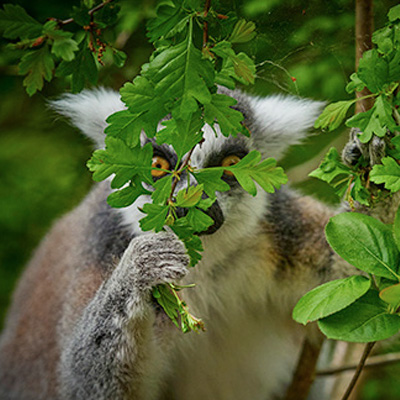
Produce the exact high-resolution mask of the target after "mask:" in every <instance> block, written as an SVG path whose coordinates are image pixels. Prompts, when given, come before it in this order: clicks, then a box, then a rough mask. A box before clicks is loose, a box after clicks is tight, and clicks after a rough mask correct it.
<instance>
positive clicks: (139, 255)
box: [0, 90, 344, 400]
mask: <svg viewBox="0 0 400 400" xmlns="http://www.w3.org/2000/svg"><path fill="white" fill-rule="evenodd" d="M234 95H235V96H237V99H238V105H237V107H238V108H240V109H243V110H245V113H244V114H245V115H246V125H247V126H248V127H249V128H250V130H251V132H252V135H251V137H250V138H247V137H244V136H242V135H238V136H237V137H235V138H232V137H229V138H226V137H224V136H223V135H222V134H221V133H220V132H219V133H218V127H215V128H216V132H214V131H213V129H211V127H209V126H207V125H206V126H205V127H204V138H205V141H204V142H203V143H202V145H201V146H198V147H197V148H196V149H195V151H194V152H193V157H192V167H195V168H207V167H209V166H215V165H222V161H223V159H224V158H225V157H227V156H231V155H237V156H238V157H239V158H241V157H244V155H245V154H248V153H249V152H250V151H252V150H258V151H260V152H261V154H262V156H263V157H264V158H266V157H275V158H277V159H279V157H281V156H282V154H283V153H284V151H285V149H286V148H287V147H288V146H289V145H291V144H295V143H298V142H299V141H300V140H301V139H302V138H304V136H305V135H306V132H307V130H308V129H309V128H310V127H311V126H312V125H313V122H314V120H315V118H316V116H317V115H318V113H319V110H320V108H321V105H322V104H321V103H318V102H312V101H310V100H302V99H296V98H292V97H287V98H285V97H281V96H272V97H267V98H255V97H249V96H245V95H244V94H240V93H234ZM123 107H124V106H123V104H122V103H121V101H120V99H119V95H118V93H114V92H111V91H108V90H96V91H92V92H84V93H82V94H79V95H76V96H73V95H67V96H66V97H65V98H63V99H62V100H60V101H58V102H57V103H56V108H57V109H58V110H59V111H61V113H63V114H64V115H66V116H68V117H70V118H72V120H73V122H74V124H75V125H76V126H78V127H80V128H81V129H82V130H83V132H84V133H85V134H86V135H87V136H89V137H90V138H92V139H93V140H94V141H95V143H96V144H97V146H98V147H102V146H104V136H105V135H104V132H103V130H104V127H105V126H106V122H105V120H106V118H107V117H108V115H110V114H112V113H113V112H114V111H118V110H121V109H123ZM142 141H143V143H144V142H145V141H148V138H146V137H142ZM150 143H151V145H152V147H153V154H162V155H163V156H164V157H166V159H167V161H169V164H170V165H173V162H174V157H175V159H176V155H174V153H173V149H171V148H170V147H169V146H168V145H166V144H164V145H162V146H160V145H158V144H157V143H156V141H154V140H153V141H151V140H150ZM224 179H225V180H226V182H228V184H229V190H228V191H224V192H217V193H216V196H217V199H216V201H215V202H214V203H213V208H214V210H216V209H218V212H216V213H213V214H212V213H211V212H210V211H209V210H210V209H211V208H210V209H209V210H207V211H206V213H209V216H211V218H213V220H214V222H215V227H216V229H215V230H214V231H212V232H210V234H208V235H207V234H204V235H202V236H200V237H201V240H202V243H203V246H204V249H205V250H204V253H203V259H202V261H201V262H200V263H199V264H198V265H197V266H196V267H195V268H188V264H189V258H188V255H187V253H186V249H185V247H184V245H183V243H182V242H181V241H180V240H178V239H177V237H176V236H175V235H172V234H170V233H166V232H159V233H154V232H149V233H147V234H143V232H141V231H140V228H139V223H138V221H139V219H140V218H142V217H143V214H142V213H141V212H140V211H139V210H140V207H142V206H143V204H144V203H145V202H148V201H150V195H143V196H141V197H140V198H139V199H137V200H136V201H135V203H134V204H132V205H131V206H129V207H127V208H124V209H121V210H116V209H111V208H110V207H109V206H107V203H106V197H107V195H108V194H109V191H110V189H109V182H105V183H102V184H99V185H97V186H96V187H95V188H94V189H93V190H92V192H91V193H90V194H89V195H88V196H87V197H86V199H85V200H84V201H83V203H82V204H81V205H80V206H79V207H78V208H77V209H76V210H74V211H72V212H71V213H70V214H69V215H68V216H67V217H65V218H63V219H62V220H60V221H59V222H58V223H57V224H56V225H55V227H54V228H53V230H52V231H51V233H50V234H49V235H48V236H47V238H46V239H45V240H44V242H43V243H42V245H41V247H40V248H39V250H38V251H37V253H36V254H35V256H34V258H33V260H32V261H31V263H30V265H29V266H28V270H27V271H26V272H25V274H24V276H23V278H22V280H21V282H20V285H19V287H18V289H17V291H16V294H15V297H14V303H13V305H12V307H11V309H10V312H9V317H8V320H7V322H6V328H5V331H4V333H3V335H2V337H1V339H0V398H1V399H2V400H3V399H4V400H30V399H32V400H33V399H34V400H51V399H64V400H67V399H68V400H72V399H76V400H109V399H113V400H125V399H135V400H161V399H162V400H164V399H168V400H171V399H174V400H187V399H190V400H198V399H204V398H207V399H210V400H211V399H218V400H236V399H238V400H239V399H240V400H243V399H244V398H246V397H247V398H251V399H252V400H268V399H271V398H273V396H274V395H275V394H276V393H282V390H283V386H284V385H285V384H287V382H288V380H289V379H290V376H291V373H292V370H293V367H294V365H295V363H296V359H297V354H298V351H299V349H300V346H301V340H302V336H303V334H304V333H303V330H302V328H301V327H300V326H299V325H296V324H295V323H294V322H293V321H292V320H291V310H292V308H293V306H294V304H295V302H296V301H297V300H298V298H299V297H300V296H301V295H302V294H304V293H305V292H306V291H307V290H309V289H310V288H312V287H314V286H316V285H318V284H319V283H321V282H323V281H326V280H328V279H330V278H335V277H338V276H343V273H344V271H343V270H340V271H339V270H338V265H339V264H338V263H337V262H336V260H334V256H333V255H332V252H331V251H330V249H329V247H328V246H327V243H326V242H325V239H324V234H323V228H324V225H325V223H326V221H327V219H328V218H329V216H330V215H331V214H332V211H331V210H329V209H328V208H327V207H325V206H323V205H321V204H318V203H317V202H315V201H314V200H312V199H310V198H304V197H300V196H298V195H297V194H296V193H294V192H291V191H290V190H286V189H285V190H281V191H279V192H277V193H274V194H272V195H267V194H266V193H265V192H263V191H262V190H258V192H257V195H256V196H251V195H249V194H247V193H245V192H244V191H243V189H242V188H241V187H240V185H239V184H238V182H236V181H235V180H234V179H232V178H229V177H228V176H224ZM181 181H182V182H179V183H178V185H179V184H181V185H184V184H185V182H184V181H186V180H181ZM148 188H149V190H151V185H148ZM339 269H340V268H339ZM178 281H182V282H183V283H195V284H196V285H197V286H196V287H195V288H193V289H185V290H183V291H182V296H183V297H184V298H185V300H186V301H187V303H188V304H189V305H190V307H191V310H192V311H193V313H194V314H195V315H196V314H197V315H198V316H200V317H201V318H202V319H204V322H205V324H206V326H207V331H206V332H204V333H200V334H198V335H197V334H194V333H190V334H187V335H184V334H182V333H181V332H180V331H179V330H178V329H176V327H175V326H174V325H173V323H172V322H171V321H170V320H169V319H168V318H167V317H166V315H165V313H164V311H163V310H162V309H161V308H160V307H158V306H155V303H154V301H152V296H151V291H152V288H153V287H154V286H156V285H158V284H164V283H169V282H178Z"/></svg>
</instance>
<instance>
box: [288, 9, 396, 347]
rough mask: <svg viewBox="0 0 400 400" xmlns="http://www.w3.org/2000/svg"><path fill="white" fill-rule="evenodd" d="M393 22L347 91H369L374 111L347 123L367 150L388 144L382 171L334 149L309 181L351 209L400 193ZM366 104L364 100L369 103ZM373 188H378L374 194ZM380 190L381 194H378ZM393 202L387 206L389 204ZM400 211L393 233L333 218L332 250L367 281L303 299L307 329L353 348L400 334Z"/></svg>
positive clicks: (335, 115) (334, 120) (339, 116)
mask: <svg viewBox="0 0 400 400" xmlns="http://www.w3.org/2000/svg"><path fill="white" fill-rule="evenodd" d="M388 18H389V22H388V23H387V25H386V26H385V27H384V28H382V29H379V30H377V31H376V32H375V33H374V34H373V42H374V43H375V44H376V46H377V47H376V48H375V49H372V50H369V51H367V52H365V53H364V55H363V57H362V59H361V60H360V63H359V68H358V71H357V72H356V73H353V74H352V75H351V77H350V79H351V81H350V83H349V84H348V85H347V87H346V90H347V91H348V92H349V93H353V92H354V91H361V90H363V89H364V88H365V87H367V88H368V89H369V90H370V92H371V94H370V95H367V96H365V97H372V98H374V99H375V101H374V105H373V106H372V108H371V109H370V110H367V111H365V112H362V113H359V114H356V115H355V116H353V117H351V118H349V119H347V121H346V125H347V126H349V127H353V128H358V129H359V135H358V139H359V140H360V143H361V144H362V145H363V144H366V145H367V146H368V143H369V142H370V141H371V140H372V138H373V137H374V136H377V137H381V138H383V139H384V140H386V143H387V144H388V146H387V150H386V153H387V154H386V157H384V158H383V159H382V161H381V162H382V163H381V164H376V165H374V166H373V167H370V165H369V162H367V161H368V160H363V159H362V157H361V160H360V161H359V162H358V163H357V164H356V165H355V166H354V167H348V166H346V165H344V164H342V162H341V160H340V157H339V154H338V152H337V150H336V149H335V148H332V149H331V150H330V151H329V153H328V154H327V155H326V156H325V158H324V160H323V162H322V163H321V165H320V167H319V168H318V169H317V170H315V171H313V172H312V173H311V174H310V175H311V176H313V177H316V178H319V179H321V180H323V181H325V182H328V183H329V184H330V185H331V186H332V187H333V188H334V190H335V192H336V193H337V194H338V195H339V196H341V197H343V196H346V198H347V200H349V201H350V204H351V205H352V206H353V207H354V201H356V202H357V203H359V204H362V205H374V203H376V202H377V201H379V200H381V199H383V198H384V197H385V196H386V198H387V197H388V196H390V194H389V195H388V194H387V193H385V192H388V191H389V192H390V193H394V192H397V191H399V190H400V173H399V171H400V167H399V165H398V163H399V153H398V143H399V141H398V136H397V135H398V133H397V129H399V126H398V125H399V121H400V118H399V114H398V112H397V107H398V101H399V97H398V96H399V91H398V87H399V84H400V6H395V7H393V8H391V9H390V11H389V13H388ZM365 97H364V98H365ZM355 102H356V100H348V101H339V102H337V103H332V104H330V105H328V106H327V107H326V108H325V110H324V111H323V113H322V114H321V115H320V117H319V118H318V119H317V121H316V123H315V126H316V127H318V128H323V129H328V130H334V129H336V128H338V127H339V126H340V125H341V123H342V122H343V121H344V120H345V118H346V114H347V111H348V110H349V108H350V106H351V105H352V104H353V103H355ZM370 182H373V183H375V184H376V185H377V186H376V185H375V186H371V184H370ZM381 184H383V186H379V185H381ZM389 201H390V199H389ZM399 232H400V208H399V210H398V211H397V214H396V218H395V222H394V224H393V225H391V226H388V225H385V224H383V223H382V222H380V221H378V220H377V219H375V218H373V217H371V216H367V215H363V214H359V213H342V214H338V215H336V216H334V217H332V218H331V219H330V221H329V223H328V224H327V226H326V230H325V233H326V238H327V241H328V243H329V244H330V246H331V247H332V248H333V250H334V251H335V252H336V253H337V254H338V255H339V256H341V257H342V258H343V259H344V260H346V261H347V262H349V263H350V264H352V265H353V266H354V267H356V268H358V269H359V270H361V271H363V272H364V273H366V274H368V276H369V279H368V278H367V277H366V276H359V275H354V276H351V277H348V278H345V279H340V280H336V281H332V282H329V283H326V284H324V285H322V286H319V287H317V288H315V289H314V290H312V291H310V292H308V293H307V294H306V295H304V296H303V297H302V298H301V299H300V301H299V302H298V303H297V305H296V307H295V309H294V311H293V317H294V319H295V320H297V321H298V322H300V323H303V324H306V323H308V322H311V321H318V326H319V327H320V329H321V331H322V332H323V333H324V334H325V335H326V336H327V337H328V338H331V339H336V340H345V341H350V342H375V341H379V340H384V339H387V338H389V337H391V336H393V335H394V334H396V333H398V332H399V331H400V315H399V306H400V289H399V288H400V271H399V265H400V252H399V249H400V247H399V243H400V241H399Z"/></svg>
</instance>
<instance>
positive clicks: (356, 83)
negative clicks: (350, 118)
mask: <svg viewBox="0 0 400 400" xmlns="http://www.w3.org/2000/svg"><path fill="white" fill-rule="evenodd" d="M364 88H365V84H364V82H363V81H362V80H361V79H360V78H359V77H358V75H357V73H355V72H354V73H353V74H351V75H350V82H349V83H348V84H347V86H346V92H347V93H353V92H354V91H357V92H361V90H363V89H364ZM334 104H336V103H334ZM346 113H347V110H346ZM346 113H345V114H346ZM343 118H344V117H343Z"/></svg>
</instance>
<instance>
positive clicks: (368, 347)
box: [342, 342, 376, 400]
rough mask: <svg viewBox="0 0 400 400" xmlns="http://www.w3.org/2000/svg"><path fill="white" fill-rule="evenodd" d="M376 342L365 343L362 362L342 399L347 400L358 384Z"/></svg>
mask: <svg viewBox="0 0 400 400" xmlns="http://www.w3.org/2000/svg"><path fill="white" fill-rule="evenodd" d="M375 343H376V342H370V343H367V344H366V345H365V348H364V352H363V355H362V357H361V360H360V362H359V363H358V365H357V369H356V372H355V373H354V376H353V378H352V379H351V382H350V383H349V386H348V387H347V390H346V392H345V394H344V395H343V397H342V400H347V399H348V398H349V397H350V395H351V392H352V391H353V389H354V387H355V386H356V383H357V380H358V378H359V377H360V374H361V372H362V370H363V368H364V364H365V361H366V360H367V358H368V356H369V354H370V353H371V350H372V348H373V347H374V345H375Z"/></svg>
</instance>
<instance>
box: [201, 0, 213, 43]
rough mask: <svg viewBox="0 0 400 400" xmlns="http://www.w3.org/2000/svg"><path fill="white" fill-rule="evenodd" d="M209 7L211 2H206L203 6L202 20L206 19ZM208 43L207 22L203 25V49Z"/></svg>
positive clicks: (209, 0) (208, 0)
mask: <svg viewBox="0 0 400 400" xmlns="http://www.w3.org/2000/svg"><path fill="white" fill-rule="evenodd" d="M210 6H211V0H206V3H205V5H204V18H206V17H207V15H208V11H210ZM207 42H208V22H207V21H204V25H203V47H206V46H207Z"/></svg>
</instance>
